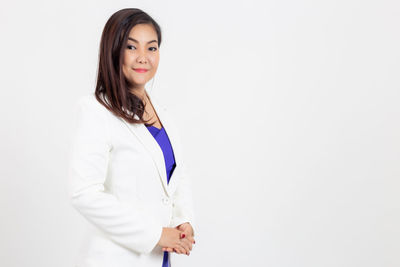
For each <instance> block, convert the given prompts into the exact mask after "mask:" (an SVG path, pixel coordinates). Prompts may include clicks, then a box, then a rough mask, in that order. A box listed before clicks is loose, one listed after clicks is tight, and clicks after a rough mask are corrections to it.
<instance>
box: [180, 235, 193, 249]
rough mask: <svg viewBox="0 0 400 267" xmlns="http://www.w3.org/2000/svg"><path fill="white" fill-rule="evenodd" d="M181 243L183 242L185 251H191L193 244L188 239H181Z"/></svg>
mask: <svg viewBox="0 0 400 267" xmlns="http://www.w3.org/2000/svg"><path fill="white" fill-rule="evenodd" d="M181 241H182V242H184V244H185V245H186V247H187V249H189V251H190V250H192V246H193V243H192V242H191V241H190V240H189V239H187V238H183V239H181Z"/></svg>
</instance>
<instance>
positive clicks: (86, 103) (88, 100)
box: [75, 93, 108, 113]
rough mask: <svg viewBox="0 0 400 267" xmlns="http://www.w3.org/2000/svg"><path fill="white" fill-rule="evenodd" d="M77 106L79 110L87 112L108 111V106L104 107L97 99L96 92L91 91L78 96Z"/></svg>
mask: <svg viewBox="0 0 400 267" xmlns="http://www.w3.org/2000/svg"><path fill="white" fill-rule="evenodd" d="M75 107H76V108H77V109H78V110H82V109H83V110H85V111H86V112H97V113H107V111H108V110H107V108H106V107H104V106H103V105H102V104H101V103H100V102H99V101H98V100H97V99H96V96H95V94H94V93H89V94H85V95H82V96H80V97H78V99H77V100H76V102H75Z"/></svg>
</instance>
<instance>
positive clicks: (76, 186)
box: [68, 97, 162, 253]
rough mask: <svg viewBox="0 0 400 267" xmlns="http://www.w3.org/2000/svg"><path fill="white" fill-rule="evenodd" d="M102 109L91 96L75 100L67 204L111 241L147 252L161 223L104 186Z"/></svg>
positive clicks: (107, 137) (107, 143) (106, 133)
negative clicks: (68, 201) (68, 202)
mask: <svg viewBox="0 0 400 267" xmlns="http://www.w3.org/2000/svg"><path fill="white" fill-rule="evenodd" d="M105 111H106V110H102V107H101V106H99V105H98V104H97V103H94V101H93V99H88V98H85V97H83V98H81V99H80V100H79V101H78V105H77V117H76V128H75V132H74V133H73V139H72V144H71V145H72V147H71V151H70V158H69V160H70V161H69V169H68V171H69V173H68V186H69V188H68V190H69V197H70V201H71V205H72V206H73V207H74V208H75V209H76V210H77V211H78V212H79V213H80V214H81V215H83V216H84V217H85V218H86V219H87V220H88V221H89V222H90V223H91V224H93V225H94V226H96V227H97V228H99V229H100V230H101V231H103V232H104V233H105V234H106V236H108V237H109V238H110V239H111V240H113V241H114V242H116V243H118V244H119V245H121V246H123V247H126V248H128V249H130V250H132V251H135V252H138V253H149V252H150V251H152V250H153V248H154V247H155V246H156V245H157V244H158V241H159V240H160V238H161V234H162V225H161V224H159V223H157V222H156V221H155V220H154V219H153V218H151V217H149V216H148V215H147V214H146V213H145V212H144V211H143V209H142V208H141V207H140V205H139V203H127V202H123V201H120V200H119V199H118V198H117V197H116V196H115V195H113V194H110V193H107V192H106V190H105V186H104V182H105V179H106V176H107V166H108V163H109V152H110V149H111V148H112V146H111V143H110V135H109V133H110V131H109V128H108V125H107V120H106V117H105V115H106V113H105Z"/></svg>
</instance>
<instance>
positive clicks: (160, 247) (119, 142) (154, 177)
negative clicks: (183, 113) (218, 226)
mask: <svg viewBox="0 0 400 267" xmlns="http://www.w3.org/2000/svg"><path fill="white" fill-rule="evenodd" d="M160 44H161V30H160V27H159V25H158V24H157V23H156V22H155V21H154V20H153V19H152V18H151V17H150V16H149V15H148V14H147V13H145V12H143V11H142V10H140V9H136V8H127V9H122V10H120V11H118V12H116V13H114V14H113V15H112V16H111V17H110V19H109V20H108V21H107V23H106V25H105V27H104V30H103V33H102V37H101V43H100V53H99V69H98V77H97V84H96V89H95V92H94V94H90V95H85V96H83V97H82V98H80V99H79V101H78V103H77V106H76V107H77V117H76V120H77V123H76V126H77V127H76V129H75V131H73V133H74V135H73V139H72V140H73V142H72V146H71V154H70V165H69V175H68V177H69V194H70V199H71V204H72V205H73V207H74V208H76V210H78V211H79V213H80V214H81V215H83V217H85V218H86V219H87V221H88V222H89V223H90V224H92V225H93V226H95V227H94V229H95V231H93V232H91V233H90V234H89V235H88V238H89V240H88V242H85V244H88V245H87V246H85V247H82V250H83V251H82V252H81V253H80V255H82V257H81V258H79V259H78V263H77V265H76V266H77V267H92V266H99V267H101V266H104V267H105V266H118V267H128V266H129V267H132V266H143V267H161V266H162V267H169V266H171V259H170V255H171V254H174V253H176V254H186V255H189V254H190V251H191V250H192V246H193V244H194V243H195V241H194V230H193V225H194V212H193V200H192V191H191V182H190V178H189V177H187V176H186V173H185V164H184V157H183V153H182V151H183V149H182V148H181V142H180V140H181V139H180V134H179V131H178V128H177V127H176V126H175V123H174V122H173V120H172V119H171V118H170V117H169V115H168V113H167V109H166V108H164V107H163V106H161V105H160V104H159V102H158V100H157V99H156V97H155V96H154V95H153V93H150V92H147V90H146V89H145V85H146V83H147V82H148V81H149V80H151V79H152V78H153V77H154V75H155V74H156V72H157V68H158V63H159V60H160V53H159V47H160Z"/></svg>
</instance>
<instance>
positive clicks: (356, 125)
mask: <svg viewBox="0 0 400 267" xmlns="http://www.w3.org/2000/svg"><path fill="white" fill-rule="evenodd" d="M1 6H2V7H1V9H0V32H1V49H0V58H1V60H0V71H1V76H0V85H1V90H0V94H1V100H2V104H1V106H0V107H1V110H0V111H1V113H0V114H1V115H0V116H1V125H2V126H1V133H0V138H1V144H2V145H1V152H2V153H1V162H2V164H1V165H0V179H1V186H0V210H1V219H0V237H1V238H0V266H6V267H22V266H30V267H33V266H34V267H36V266H37V267H39V266H40V267H54V266H57V267H73V262H74V259H75V257H76V253H77V251H78V246H79V245H80V242H81V240H82V238H83V236H82V235H83V233H84V230H85V226H86V221H85V220H84V218H83V217H81V216H80V215H79V214H78V213H77V212H76V211H75V210H74V209H73V208H72V207H71V206H70V205H69V202H68V201H69V200H68V198H67V192H66V184H67V183H66V178H67V176H66V170H67V165H66V163H67V162H66V160H67V151H68V142H69V134H70V130H71V127H70V126H71V124H72V118H73V117H72V113H71V112H72V108H73V104H74V103H75V101H76V100H77V98H78V97H79V96H81V95H84V94H87V93H90V92H93V91H94V86H95V79H96V68H97V55H98V46H99V42H100V36H101V32H102V30H103V27H104V25H105V23H106V21H107V19H108V18H109V17H110V16H111V14H113V13H114V12H116V11H117V10H119V9H122V8H126V7H137V8H141V9H143V10H144V11H146V12H147V13H149V14H150V15H151V16H152V17H153V18H154V19H155V20H156V21H157V22H158V23H159V24H160V26H161V28H162V33H163V36H162V38H163V39H162V44H161V47H160V53H161V62H160V66H159V69H158V72H157V74H156V77H155V79H154V80H152V81H151V82H150V83H149V84H148V86H147V88H148V89H150V90H153V92H156V94H157V96H158V97H159V98H160V99H162V102H163V104H164V105H165V106H166V107H168V108H169V110H170V111H171V112H173V113H172V114H174V117H175V119H176V120H177V121H178V122H179V124H180V126H181V127H180V128H181V131H182V138H183V143H184V148H185V149H186V154H187V164H188V171H189V173H190V174H191V176H192V179H193V185H194V194H195V195H194V198H195V207H196V216H197V217H196V218H197V223H198V226H199V227H198V229H196V231H197V233H196V234H197V236H196V241H197V242H196V245H195V246H194V248H193V250H192V252H191V255H190V256H185V255H181V256H180V257H179V262H175V263H176V264H175V266H173V267H179V266H193V267H196V266H198V267H200V266H202V267H204V266H218V267H220V266H229V267H233V266H251V267H254V266H263V267H264V266H274V267H321V266H324V267H330V266H332V267H338V266H349V267H356V266H360V267H376V266H380V267H381V266H384V267H389V266H390V267H391V266H400V258H399V257H398V253H399V249H400V242H399V238H400V230H399V224H400V215H399V214H400V213H399V210H400V209H399V207H400V205H399V200H400V197H399V189H400V188H399V186H400V180H399V175H400V164H399V160H400V138H399V137H400V125H399V115H400V105H399V103H400V92H399V89H400V81H399V80H400V79H399V71H400V63H399V60H400V49H399V47H400V38H399V36H400V35H399V25H400V4H399V2H398V1H394V0H393V1H387V0H380V1H377V0H376V1H365V0H364V1H361V0H360V1H356V0H340V1H338V0H335V1H310V0H309V1H306V0H302V1H295V0H291V1H261V0H260V1H249V0H247V1H207V0H203V1H197V2H195V1H73V0H70V1H14V2H12V1H8V2H2V5H1ZM160 266H161V262H160ZM116 267H117V266H116Z"/></svg>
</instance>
